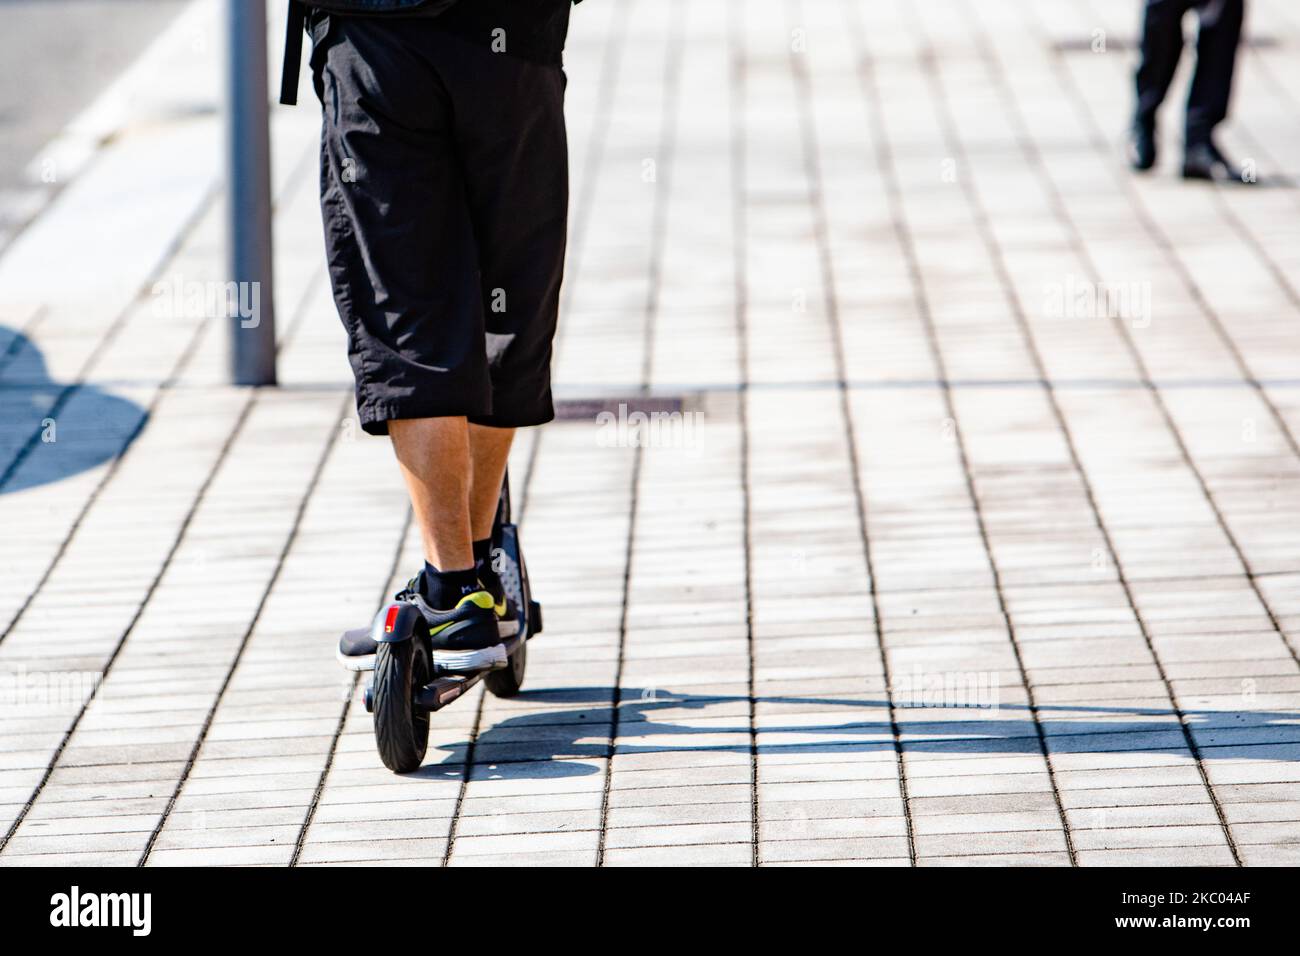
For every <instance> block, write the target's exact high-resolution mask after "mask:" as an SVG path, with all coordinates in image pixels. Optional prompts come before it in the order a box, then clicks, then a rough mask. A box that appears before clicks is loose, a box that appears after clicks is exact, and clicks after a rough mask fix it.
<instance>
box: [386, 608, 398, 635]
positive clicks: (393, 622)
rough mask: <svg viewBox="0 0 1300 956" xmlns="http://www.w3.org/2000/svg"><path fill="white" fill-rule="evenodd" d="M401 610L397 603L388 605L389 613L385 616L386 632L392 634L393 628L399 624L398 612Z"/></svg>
mask: <svg viewBox="0 0 1300 956" xmlns="http://www.w3.org/2000/svg"><path fill="white" fill-rule="evenodd" d="M400 610H401V608H400V607H398V606H397V605H396V604H390V605H389V606H388V614H387V616H386V617H385V618H384V633H385V634H392V633H393V628H394V627H396V626H397V614H398V612H399V611H400Z"/></svg>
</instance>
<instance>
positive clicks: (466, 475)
mask: <svg viewBox="0 0 1300 956" xmlns="http://www.w3.org/2000/svg"><path fill="white" fill-rule="evenodd" d="M470 427H471V426H470V425H469V423H468V422H467V421H466V420H465V419H464V418H463V417H455V418H407V419H394V420H391V421H389V423H388V434H389V435H390V436H391V437H392V439H393V451H394V452H395V453H396V455H397V463H398V465H399V466H400V467H401V469H402V477H403V478H404V479H406V490H407V492H408V493H409V494H410V496H411V508H412V509H413V510H414V512H415V521H416V523H417V524H418V525H419V528H420V540H421V542H422V543H423V545H424V559H425V560H426V561H428V562H429V564H431V565H433V566H434V567H435V568H437V569H438V570H439V571H460V570H467V569H469V568H472V567H474V553H473V550H472V548H471V545H470V542H471V540H472V539H471V536H470V484H471V482H470V476H471V468H472V464H471V458H470V440H469V435H470V431H469V430H470ZM488 524H489V527H490V526H491V519H490V518H489V519H488Z"/></svg>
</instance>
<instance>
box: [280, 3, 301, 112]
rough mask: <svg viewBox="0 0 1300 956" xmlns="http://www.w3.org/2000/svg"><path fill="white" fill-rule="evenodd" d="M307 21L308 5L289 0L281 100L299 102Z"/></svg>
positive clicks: (290, 103)
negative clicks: (299, 74) (299, 84)
mask: <svg viewBox="0 0 1300 956" xmlns="http://www.w3.org/2000/svg"><path fill="white" fill-rule="evenodd" d="M306 23H307V5H306V4H305V3H303V2H302V0H289V17H288V22H287V23H286V24H285V28H284V71H283V72H282V73H281V74H280V102H281V103H283V104H284V105H285V106H293V105H294V104H295V103H297V102H298V71H299V69H300V68H301V67H302V34H303V31H304V29H305V27H306Z"/></svg>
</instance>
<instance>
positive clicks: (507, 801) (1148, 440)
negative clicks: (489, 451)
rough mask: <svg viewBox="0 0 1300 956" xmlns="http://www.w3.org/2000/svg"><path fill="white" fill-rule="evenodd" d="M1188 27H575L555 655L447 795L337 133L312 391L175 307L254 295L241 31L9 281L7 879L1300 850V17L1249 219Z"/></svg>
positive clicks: (1259, 121)
mask: <svg viewBox="0 0 1300 956" xmlns="http://www.w3.org/2000/svg"><path fill="white" fill-rule="evenodd" d="M273 6H275V5H274V4H273ZM1135 8H1136V3H1135V2H1132V0H1085V2H1074V0H1034V2H1029V3H1027V2H1024V0H978V2H975V0H926V2H924V3H913V2H910V0H894V2H880V3H875V2H873V3H865V2H855V0H804V2H802V3H800V2H797V0H790V2H783V0H591V2H588V3H585V4H583V5H582V6H581V7H579V8H578V9H577V10H576V12H575V15H574V28H573V33H572V37H571V42H570V49H569V54H568V70H569V73H570V84H569V88H568V89H569V115H570V122H571V150H572V157H573V173H574V190H573V209H572V237H571V257H570V262H569V275H568V279H567V284H566V289H565V298H564V311H563V317H562V331H561V335H560V338H559V341H558V344H557V353H556V363H555V367H556V379H557V391H558V394H559V396H560V397H561V398H563V399H564V400H565V405H564V408H565V409H566V410H567V414H566V415H565V416H564V419H565V420H563V421H560V422H557V423H555V424H553V425H550V426H547V427H546V428H544V429H541V430H535V431H534V432H533V433H531V434H529V435H527V436H525V437H524V439H523V440H522V441H521V443H520V445H519V447H518V449H517V453H516V457H515V460H514V462H513V465H512V472H513V477H514V484H515V493H516V498H517V500H518V502H519V504H520V506H521V507H522V512H523V518H522V526H523V529H524V540H525V541H526V543H527V551H528V557H529V562H530V566H531V569H532V573H533V578H534V582H535V583H534V587H535V591H536V593H537V595H538V596H539V597H540V598H541V599H542V600H543V602H544V604H545V607H546V623H547V629H546V633H545V634H544V635H543V636H542V637H541V638H539V640H538V641H537V643H536V644H534V645H533V647H532V648H531V649H530V654H529V658H530V660H529V673H528V682H527V689H526V692H525V693H524V694H523V695H522V696H520V697H519V698H517V699H515V700H510V701H506V700H498V699H496V698H493V697H491V696H485V695H482V694H480V693H478V692H475V693H474V694H473V695H471V696H470V697H468V698H467V699H465V700H463V701H461V702H459V703H458V704H456V705H455V706H453V707H451V708H449V709H448V710H446V711H444V712H442V713H440V714H438V715H436V716H435V718H434V723H433V733H432V736H431V741H430V752H429V757H428V758H427V761H426V765H425V767H424V768H423V769H422V770H421V771H420V772H418V773H415V774H412V775H410V776H406V777H397V776H394V775H392V774H390V773H388V772H387V771H386V770H385V769H384V768H383V767H382V766H381V765H380V763H379V761H378V758H377V756H376V754H375V751H374V746H373V741H372V738H371V730H370V720H369V717H368V715H366V714H365V712H364V710H363V708H362V707H361V706H360V702H359V697H358V693H357V692H358V686H357V685H356V684H355V683H354V682H353V681H352V679H351V678H350V676H347V675H344V674H342V672H341V671H340V669H339V668H338V666H337V665H336V663H335V661H334V659H333V652H334V641H335V638H336V635H337V633H338V631H339V630H340V629H342V628H343V627H345V626H351V625H354V624H356V623H359V622H363V621H364V620H366V619H367V618H368V617H369V615H370V614H371V613H372V611H373V609H374V608H375V606H376V605H377V603H378V602H379V601H380V600H381V599H382V597H383V596H384V595H385V594H387V593H388V592H390V591H391V590H392V589H393V588H394V586H395V583H396V582H397V581H398V580H399V579H401V578H403V577H404V576H405V575H406V574H407V573H409V571H410V569H411V568H413V567H416V566H417V564H418V547H417V543H416V541H415V539H414V537H413V535H412V533H411V527H410V524H409V520H408V518H407V517H406V513H405V505H404V499H403V495H402V493H401V489H400V487H399V485H398V481H397V476H396V474H395V470H394V469H393V467H392V465H391V455H390V452H389V450H388V448H387V447H386V444H385V443H383V442H380V441H375V440H370V439H367V438H365V437H364V436H362V435H360V434H359V431H358V429H357V428H356V427H355V422H354V421H353V419H352V417H351V415H352V410H351V405H350V387H349V384H350V379H349V375H348V370H347V366H346V361H345V358H344V354H343V340H342V333H341V330H340V328H339V325H338V322H337V319H336V318H335V316H334V314H333V309H332V305H331V303H330V300H329V295H328V289H327V286H326V283H325V281H324V276H323V268H322V254H321V242H320V236H319V231H320V230H319V225H318V220H317V211H316V198H315V175H314V161H315V153H314V136H315V132H316V124H317V114H316V110H315V105H314V104H313V103H311V102H310V100H308V102H307V103H305V104H304V105H303V106H300V107H299V108H297V109H294V110H289V109H277V111H276V113H275V117H274V124H275V126H274V131H273V136H274V145H275V159H276V168H275V182H276V197H277V207H276V221H277V228H278V232H277V248H276V251H277V270H278V284H277V289H276V295H277V301H276V305H277V311H278V321H279V333H280V342H281V344H280V368H281V374H282V379H283V386H282V387H281V388H279V389H274V390H257V391H248V390H236V389H232V388H229V387H225V386H223V385H222V384H221V382H222V374H223V363H224V347H223V343H222V339H221V336H222V330H221V327H220V323H218V322H216V321H213V320H211V319H210V318H209V317H208V316H207V315H206V313H205V310H204V309H202V308H195V307H193V304H192V303H191V302H189V301H188V299H187V297H186V296H184V295H182V294H177V293H175V291H174V290H177V289H181V290H184V289H187V288H199V289H205V288H209V287H211V285H212V284H213V283H216V282H219V281H220V270H221V255H220V243H221V228H220V221H221V213H220V204H219V195H218V192H217V175H218V169H217V166H216V164H217V161H218V157H219V150H218V148H217V143H218V136H219V124H218V121H217V119H216V116H215V115H214V113H213V111H212V107H213V106H214V103H213V99H212V98H213V96H214V91H213V89H212V86H213V76H214V75H215V70H216V56H217V52H218V49H217V48H218V47H219V44H218V43H217V41H216V38H217V37H218V36H219V33H218V32H217V25H216V24H217V21H216V13H217V4H216V3H214V2H213V0H197V2H196V3H194V4H193V5H192V6H191V8H190V9H189V10H188V11H187V13H185V14H184V15H182V17H181V18H180V19H179V20H178V21H177V23H176V24H175V25H174V26H173V27H172V28H171V29H170V30H169V31H168V32H167V33H166V34H165V35H164V36H163V37H162V38H161V39H160V41H159V42H158V44H156V45H155V46H154V47H153V48H152V49H151V50H150V52H149V53H148V54H147V55H146V57H145V58H144V59H143V60H142V61H141V63H140V64H138V65H137V68H136V69H135V70H133V71H132V72H131V73H130V74H128V75H127V76H126V77H124V79H123V80H122V81H121V82H120V83H119V84H117V85H116V86H114V87H113V88H112V89H110V90H108V91H106V92H105V94H104V98H103V99H102V100H101V102H100V103H99V104H97V105H96V107H95V109H93V110H91V111H90V112H89V113H88V114H87V116H86V117H83V119H82V120H81V121H79V125H78V126H77V127H76V128H74V129H72V130H70V131H69V133H68V134H67V135H65V136H64V137H63V138H62V139H61V140H60V142H59V143H56V144H55V149H56V150H58V149H62V150H63V151H64V152H65V153H66V154H67V155H68V156H70V157H71V159H70V160H69V163H70V165H72V166H75V167H77V173H76V176H75V177H74V178H72V179H71V180H70V181H69V182H68V183H67V184H66V185H64V186H63V188H62V190H61V192H60V193H59V195H58V197H57V199H56V200H55V201H54V203H53V204H52V205H51V206H50V207H49V208H48V209H47V210H46V211H45V212H44V213H43V214H42V215H41V216H40V217H39V218H38V219H37V220H36V221H35V222H34V223H33V224H32V225H31V226H29V227H28V228H27V230H26V231H25V232H23V233H22V234H21V235H20V236H19V237H18V239H17V240H16V241H15V242H14V243H13V245H12V246H10V248H9V249H8V250H7V251H6V253H5V254H4V256H3V258H0V326H3V327H4V331H3V332H0V335H3V336H4V339H3V340H0V409H2V411H0V681H3V682H4V683H3V684H0V692H2V694H3V696H2V697H0V865H9V866H22V865H39V864H121V865H135V864H141V863H143V864H147V865H168V864H173V865H175V864H201V865H227V864H251V865H276V866H282V865H286V864H297V865H329V864H346V863H355V862H372V863H401V864H417V865H419V864H425V865H430V864H431V865H437V864H442V863H446V864H452V865H469V864H477V865H490V864H498V863H508V864H572V865H592V864H604V865H620V864H737V865H750V864H753V863H760V864H764V865H778V864H798V863H812V862H818V863H822V862H825V863H852V864H870V865H908V864H909V863H914V864H922V865H944V864H976V863H987V864H1057V865H1067V864H1078V865H1097V864H1138V863H1154V864H1212V865H1225V866H1226V865H1234V864H1247V865H1269V864H1296V863H1298V862H1300V789H1298V787H1297V782H1298V781H1300V762H1298V761H1300V723H1298V722H1297V718H1298V717H1300V669H1298V666H1297V647H1298V646H1300V633H1298V631H1300V590H1298V589H1297V585H1300V557H1297V553H1296V552H1297V548H1296V544H1297V540H1298V539H1300V534H1298V532H1300V445H1298V444H1297V435H1300V376H1298V375H1297V361H1298V360H1300V241H1298V240H1300V232H1298V227H1297V225H1296V223H1297V212H1298V211H1300V193H1297V191H1296V189H1295V188H1294V186H1293V185H1292V182H1291V180H1289V179H1287V178H1285V176H1284V174H1285V173H1287V172H1288V171H1289V169H1288V166H1287V164H1288V163H1289V162H1291V158H1292V157H1294V156H1296V155H1298V154H1300V127H1297V126H1296V124H1295V123H1294V121H1293V120H1294V116H1295V114H1296V110H1297V107H1298V105H1300V69H1297V68H1296V67H1297V64H1298V62H1300V11H1298V10H1297V9H1295V8H1294V5H1293V4H1290V3H1288V2H1286V0H1256V2H1254V3H1253V4H1251V12H1250V21H1249V29H1250V34H1251V37H1252V42H1251V43H1250V45H1249V46H1248V47H1247V48H1246V49H1245V50H1244V52H1243V56H1242V60H1241V66H1240V71H1239V87H1238V90H1237V95H1236V99H1235V113H1234V121H1233V123H1232V124H1231V127H1230V128H1228V129H1225V131H1224V136H1223V139H1224V143H1225V145H1226V146H1228V147H1230V148H1231V150H1232V151H1233V152H1234V153H1236V154H1237V155H1239V156H1241V157H1244V158H1249V159H1250V160H1251V161H1253V162H1254V163H1255V164H1256V165H1257V168H1258V170H1259V173H1260V177H1261V179H1262V180H1264V181H1263V182H1261V184H1260V186H1258V187H1256V188H1253V189H1245V188H1241V187H1237V188H1230V187H1229V188H1224V187H1202V186H1188V185H1184V184H1183V183H1182V182H1181V181H1179V180H1178V179H1177V178H1176V177H1175V175H1174V173H1173V167H1174V165H1175V163H1176V157H1177V143H1176V135H1177V127H1178V121H1177V116H1176V111H1177V109H1178V108H1179V106H1180V104H1181V100H1182V94H1181V92H1177V93H1176V94H1174V95H1173V96H1171V99H1172V100H1174V101H1175V102H1171V104H1170V107H1169V108H1168V110H1167V112H1166V122H1165V130H1166V132H1167V133H1168V134H1169V135H1170V137H1171V138H1170V140H1169V141H1168V143H1167V144H1166V148H1165V150H1164V158H1165V162H1164V163H1163V167H1162V169H1161V171H1160V172H1159V173H1158V174H1155V175H1152V176H1149V177H1146V178H1140V179H1139V178H1134V177H1132V176H1130V175H1129V174H1128V173H1127V171H1126V170H1125V169H1124V167H1123V165H1122V163H1121V162H1120V160H1119V158H1118V140H1119V135H1120V134H1121V133H1122V130H1123V126H1124V117H1125V115H1126V112H1127V110H1128V101H1129V80H1128V70H1129V56H1130V54H1129V49H1130V48H1131V44H1132V41H1133V31H1134V28H1135V24H1136V18H1137V14H1136V9H1135ZM273 15H274V16H275V17H277V18H278V15H279V10H278V9H276V10H274V11H273ZM276 22H277V23H278V19H277V20H276ZM1094 47H1096V49H1094ZM1103 47H1104V49H1103ZM1288 64H1289V65H1288ZM273 66H274V64H273ZM164 78H165V80H164ZM1184 81H1185V77H1180V79H1179V80H1178V81H1177V83H1176V86H1175V89H1176V90H1178V91H1181V89H1182V88H1183V86H1182V84H1183V83H1184ZM304 92H306V90H305V89H304ZM583 400H589V401H588V402H587V404H584V401H583ZM620 400H623V401H626V402H627V403H628V405H629V407H630V409H631V411H632V412H633V413H634V412H636V411H637V410H647V409H649V410H654V409H660V410H672V409H679V408H680V409H681V411H682V414H680V415H677V416H671V417H668V418H661V419H658V420H655V421H653V422H651V423H650V425H649V426H647V427H644V428H642V429H641V430H638V429H637V428H636V427H634V426H632V425H627V424H626V423H624V424H623V425H621V424H620V421H619V419H618V416H617V415H615V416H614V421H613V422H611V421H609V417H610V416H605V417H603V418H599V419H598V418H597V417H596V416H595V411H596V410H597V409H599V408H608V409H616V408H617V404H618V402H619V401H620ZM592 403H594V405H593V404H592ZM583 409H585V410H586V411H585V413H584V412H583ZM625 425H626V427H624V426H625ZM51 439H54V440H52V441H51Z"/></svg>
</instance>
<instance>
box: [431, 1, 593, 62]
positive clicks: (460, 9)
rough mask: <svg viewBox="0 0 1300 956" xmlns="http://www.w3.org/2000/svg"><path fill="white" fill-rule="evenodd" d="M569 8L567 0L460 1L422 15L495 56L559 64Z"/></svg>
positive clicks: (435, 5)
mask: <svg viewBox="0 0 1300 956" xmlns="http://www.w3.org/2000/svg"><path fill="white" fill-rule="evenodd" d="M430 6H431V8H436V7H438V6H440V4H438V3H436V2H435V3H433V4H431V5H430ZM569 7H570V0H460V2H459V3H456V4H455V5H453V6H452V7H451V9H449V10H447V11H446V12H438V11H437V10H436V9H434V10H431V12H430V13H429V14H426V15H432V16H434V17H436V18H437V21H438V25H439V26H440V27H442V28H443V29H445V30H449V31H451V32H453V33H456V34H457V35H459V36H462V37H465V38H466V39H468V40H473V41H475V42H476V43H482V44H483V45H484V46H486V47H488V48H489V49H492V50H495V51H496V52H498V53H507V54H513V55H514V56H520V57H523V58H524V59H526V60H537V61H539V62H542V63H559V62H560V60H561V59H562V58H563V53H564V38H565V36H566V35H567V34H568V32H569ZM418 13H419V10H418V9H417V10H416V14H418Z"/></svg>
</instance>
